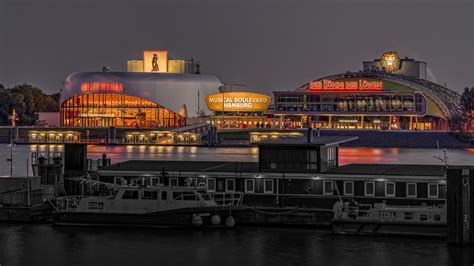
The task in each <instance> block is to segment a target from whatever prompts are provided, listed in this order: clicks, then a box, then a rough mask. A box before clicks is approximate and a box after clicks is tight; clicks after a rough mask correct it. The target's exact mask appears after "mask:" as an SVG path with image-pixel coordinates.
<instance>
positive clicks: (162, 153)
mask: <svg viewBox="0 0 474 266" xmlns="http://www.w3.org/2000/svg"><path fill="white" fill-rule="evenodd" d="M63 149H64V145H17V146H15V147H14V152H13V159H14V174H16V175H25V174H26V159H27V158H29V157H30V154H31V153H32V152H35V151H37V150H38V151H39V152H42V153H47V152H58V151H62V150H63ZM102 154H106V155H107V157H108V158H111V159H112V163H116V162H123V161H128V160H182V161H234V162H256V161H257V160H258V149H257V148H256V147H222V148H208V147H188V146H147V145H127V146H118V145H117V146H102V145H89V146H88V158H92V159H99V158H101V157H102ZM447 154H448V159H449V164H450V165H474V149H466V150H456V149H451V150H447ZM434 156H441V157H442V156H443V153H442V151H441V150H436V149H405V148H340V156H339V162H340V164H341V165H344V164H349V163H375V164H441V162H440V161H439V160H438V159H435V158H434ZM7 158H10V149H9V148H8V147H7V145H0V175H7V174H9V169H10V168H9V167H10V163H9V162H7V161H6V159H7ZM30 173H31V169H30Z"/></svg>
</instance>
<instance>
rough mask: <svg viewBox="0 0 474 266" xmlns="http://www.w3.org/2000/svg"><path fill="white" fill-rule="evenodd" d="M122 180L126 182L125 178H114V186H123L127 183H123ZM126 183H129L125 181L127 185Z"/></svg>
mask: <svg viewBox="0 0 474 266" xmlns="http://www.w3.org/2000/svg"><path fill="white" fill-rule="evenodd" d="M122 180H124V179H123V177H121V176H116V177H114V184H116V185H122V183H123V182H124V181H125V180H124V181H122ZM126 182H127V181H125V183H126Z"/></svg>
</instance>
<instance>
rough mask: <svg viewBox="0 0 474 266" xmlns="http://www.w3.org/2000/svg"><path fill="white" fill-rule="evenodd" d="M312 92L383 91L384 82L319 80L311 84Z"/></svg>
mask: <svg viewBox="0 0 474 266" xmlns="http://www.w3.org/2000/svg"><path fill="white" fill-rule="evenodd" d="M309 90H310V91H329V92H331V91H382V90H383V82H382V81H373V80H365V79H359V80H350V81H338V80H328V79H325V80H322V81H321V80H319V81H312V82H310V83H309Z"/></svg>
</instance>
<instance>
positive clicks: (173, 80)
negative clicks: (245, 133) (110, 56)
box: [61, 72, 222, 115]
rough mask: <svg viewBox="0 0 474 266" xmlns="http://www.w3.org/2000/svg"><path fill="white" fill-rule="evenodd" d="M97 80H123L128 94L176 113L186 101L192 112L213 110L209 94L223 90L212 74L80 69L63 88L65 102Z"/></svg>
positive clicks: (122, 82)
mask: <svg viewBox="0 0 474 266" xmlns="http://www.w3.org/2000/svg"><path fill="white" fill-rule="evenodd" d="M94 82H107V83H121V84H123V88H124V89H123V93H125V94H126V95H131V96H136V97H140V98H143V99H147V100H150V101H152V102H155V103H157V104H159V105H161V106H163V107H165V108H168V109H170V110H172V111H174V112H176V113H178V112H179V109H180V107H181V106H182V105H183V104H186V107H187V110H188V111H189V113H190V114H192V115H194V114H196V112H197V109H198V105H199V107H200V109H201V110H204V111H205V112H206V113H209V110H207V106H206V103H205V100H204V99H205V96H206V95H208V94H213V93H217V92H219V87H220V86H222V82H221V81H220V80H219V78H217V77H216V76H211V75H192V74H172V73H142V72H77V73H72V74H70V75H69V76H68V77H67V78H66V80H65V82H64V85H63V88H62V91H61V103H62V102H63V101H64V100H66V99H68V98H70V97H72V96H75V95H79V94H82V93H83V92H82V91H81V84H82V83H94ZM110 93H114V92H110ZM115 93H116V92H115ZM198 94H199V104H198Z"/></svg>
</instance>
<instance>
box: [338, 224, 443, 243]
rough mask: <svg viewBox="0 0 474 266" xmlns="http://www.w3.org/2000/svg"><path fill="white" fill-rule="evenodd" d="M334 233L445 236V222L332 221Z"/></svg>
mask: <svg viewBox="0 0 474 266" xmlns="http://www.w3.org/2000/svg"><path fill="white" fill-rule="evenodd" d="M332 224H333V230H334V233H336V234H345V235H365V236H406V237H415V236H416V237H430V238H441V239H444V238H446V237H447V229H448V227H447V224H446V223H423V222H411V223H409V222H399V221H353V220H344V219H335V220H333V221H332Z"/></svg>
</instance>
